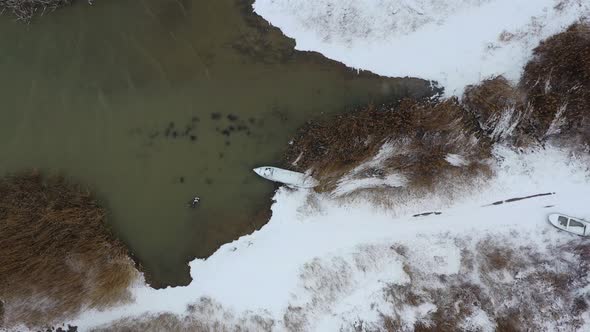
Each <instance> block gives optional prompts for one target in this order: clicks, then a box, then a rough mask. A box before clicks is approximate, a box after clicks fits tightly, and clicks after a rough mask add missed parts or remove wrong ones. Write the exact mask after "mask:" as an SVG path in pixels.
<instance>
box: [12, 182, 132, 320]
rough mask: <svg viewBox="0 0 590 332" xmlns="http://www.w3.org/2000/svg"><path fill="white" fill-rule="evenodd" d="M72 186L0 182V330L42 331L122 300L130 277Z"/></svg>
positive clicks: (89, 202)
mask: <svg viewBox="0 0 590 332" xmlns="http://www.w3.org/2000/svg"><path fill="white" fill-rule="evenodd" d="M105 218H106V213H105V210H104V209H103V208H101V207H100V206H99V205H98V204H97V202H96V200H95V198H94V197H93V196H92V195H91V194H90V193H89V192H88V191H87V190H85V189H83V188H82V187H80V186H77V185H73V184H70V183H68V182H66V181H65V180H64V179H62V178H59V177H44V176H41V175H40V174H39V173H31V174H19V175H11V176H7V177H4V178H1V179H0V299H1V300H2V304H3V305H2V306H3V310H2V311H3V312H1V313H2V314H3V315H2V317H1V318H2V324H0V327H1V326H5V327H7V326H8V327H9V326H12V325H15V324H26V325H28V326H44V325H47V324H50V323H52V322H54V321H56V320H58V319H63V318H65V317H68V316H70V315H73V314H75V313H77V312H79V311H80V310H81V309H84V308H104V307H106V306H110V305H113V304H116V303H119V302H121V301H124V300H127V299H128V297H129V293H128V290H127V289H128V287H129V285H130V284H131V283H132V282H133V281H134V280H135V279H136V278H137V276H138V273H137V271H136V269H135V268H134V266H133V262H132V261H131V260H130V259H129V258H128V253H127V250H126V248H125V247H124V246H123V244H122V243H121V242H119V241H118V240H116V239H115V238H114V237H113V236H112V234H111V233H110V231H109V230H108V228H107V227H106V225H105Z"/></svg>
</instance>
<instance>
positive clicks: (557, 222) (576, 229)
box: [548, 213, 590, 236]
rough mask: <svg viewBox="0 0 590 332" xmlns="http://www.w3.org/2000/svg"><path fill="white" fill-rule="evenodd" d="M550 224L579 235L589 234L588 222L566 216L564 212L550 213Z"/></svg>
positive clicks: (589, 225)
mask: <svg viewBox="0 0 590 332" xmlns="http://www.w3.org/2000/svg"><path fill="white" fill-rule="evenodd" d="M548 219H549V223H551V225H553V226H555V227H557V228H559V229H561V230H564V231H566V232H570V233H573V234H577V235H581V236H590V222H588V221H585V220H582V219H578V218H574V217H570V216H566V215H564V214H559V213H552V214H550V215H549V216H548Z"/></svg>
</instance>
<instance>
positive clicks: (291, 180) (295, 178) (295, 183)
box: [253, 166, 318, 188]
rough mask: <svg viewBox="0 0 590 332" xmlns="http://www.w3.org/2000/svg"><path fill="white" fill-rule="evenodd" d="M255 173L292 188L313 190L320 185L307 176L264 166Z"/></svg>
mask: <svg viewBox="0 0 590 332" xmlns="http://www.w3.org/2000/svg"><path fill="white" fill-rule="evenodd" d="M253 171H254V172H255V173H256V174H258V175H260V176H261V177H263V178H265V179H267V180H270V181H274V182H280V183H284V184H286V185H288V186H292V187H298V188H313V187H315V186H317V185H318V182H317V180H315V179H314V178H312V177H311V176H309V175H307V174H304V173H299V172H294V171H289V170H286V169H282V168H278V167H272V166H263V167H257V168H254V169H253Z"/></svg>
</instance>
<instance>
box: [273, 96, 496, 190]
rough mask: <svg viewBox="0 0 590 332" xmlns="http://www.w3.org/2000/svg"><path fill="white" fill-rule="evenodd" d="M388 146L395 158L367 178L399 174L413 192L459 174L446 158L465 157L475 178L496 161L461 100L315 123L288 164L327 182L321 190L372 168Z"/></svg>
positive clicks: (409, 103)
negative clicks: (372, 162)
mask: <svg viewBox="0 0 590 332" xmlns="http://www.w3.org/2000/svg"><path fill="white" fill-rule="evenodd" d="M385 144H387V145H390V146H391V149H392V151H391V154H390V155H389V156H386V157H385V160H384V161H383V162H382V163H380V164H379V165H378V166H376V167H373V168H372V169H370V170H368V172H364V174H360V175H364V176H370V177H381V178H383V177H385V176H386V175H387V174H393V173H399V174H402V175H403V176H404V177H405V178H407V179H408V180H409V184H410V186H412V187H427V188H428V187H431V186H433V185H434V184H435V183H436V182H437V179H439V178H443V177H448V176H449V175H452V174H454V173H456V172H457V170H458V169H459V168H458V167H457V166H455V165H453V164H451V163H449V162H448V161H447V160H446V159H445V158H446V157H447V156H448V155H449V154H456V155H460V156H461V157H462V158H463V159H464V163H465V167H464V168H463V170H464V171H465V170H467V171H469V172H471V173H479V172H482V171H484V170H486V169H487V165H486V164H485V163H482V162H480V161H482V160H485V159H487V158H488V157H489V156H490V151H491V150H490V148H491V144H490V140H489V139H488V138H487V137H486V136H484V135H483V134H482V132H481V130H480V129H479V127H478V125H477V122H476V121H475V120H474V118H473V117H472V116H471V115H470V114H469V113H468V112H466V110H465V109H464V108H463V107H462V106H461V104H460V103H459V102H458V100H457V99H448V100H443V101H415V100H410V99H405V100H402V101H401V102H400V103H398V104H396V105H382V106H378V107H377V106H373V105H371V106H368V107H366V108H362V109H359V110H355V111H352V112H348V113H345V114H341V115H338V116H336V117H335V118H333V119H328V120H324V121H317V122H310V123H308V124H307V126H305V127H304V128H302V129H301V130H300V131H299V133H298V135H297V136H296V138H295V139H294V140H293V143H292V144H291V145H290V146H289V148H288V150H287V152H286V155H285V159H286V162H287V164H288V165H289V166H291V167H294V168H295V169H296V170H299V171H305V170H308V169H311V170H312V173H313V175H314V176H316V177H318V178H319V179H320V180H321V181H322V185H321V187H320V190H325V191H327V190H331V189H333V188H334V185H335V182H337V181H338V179H340V178H341V177H342V176H344V175H345V174H347V173H349V172H350V171H351V170H353V169H354V168H356V167H358V166H359V165H361V164H362V163H364V162H367V161H368V160H370V159H371V158H374V157H375V155H376V154H377V153H378V152H379V150H380V149H381V147H383V146H384V145H385Z"/></svg>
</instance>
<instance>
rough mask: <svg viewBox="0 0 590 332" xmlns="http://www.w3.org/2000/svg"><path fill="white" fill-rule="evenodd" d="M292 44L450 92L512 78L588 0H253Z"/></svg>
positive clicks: (587, 10) (588, 10)
mask: <svg viewBox="0 0 590 332" xmlns="http://www.w3.org/2000/svg"><path fill="white" fill-rule="evenodd" d="M254 9H255V12H256V13H257V14H259V15H260V16H262V17H263V18H265V19H266V20H267V21H269V22H270V23H271V24H272V25H274V26H277V27H278V28H280V29H281V30H282V31H283V33H284V34H286V35H287V36H289V37H291V38H294V39H295V41H296V49H298V50H302V51H317V52H320V53H322V54H323V55H325V56H326V57H328V58H331V59H334V60H337V61H340V62H343V63H344V64H346V65H348V66H350V67H353V68H359V69H365V70H370V71H372V72H375V73H377V74H380V75H384V76H393V77H404V76H413V77H419V78H424V79H428V80H434V81H438V82H439V84H440V85H441V86H443V87H444V88H445V89H446V93H447V95H460V94H462V93H463V88H464V87H465V86H466V85H468V84H476V83H478V82H479V81H481V80H482V79H486V78H488V77H489V76H492V75H500V74H501V75H504V76H505V77H507V78H508V79H511V80H517V79H518V78H519V77H520V74H521V71H522V68H523V66H524V64H525V63H526V61H528V59H529V58H530V55H531V50H532V49H533V48H534V47H535V46H537V45H538V43H539V42H540V41H541V40H543V39H545V38H547V37H549V36H551V35H553V34H555V33H558V32H560V31H562V30H563V29H565V28H566V27H567V26H569V25H570V24H572V23H574V22H576V21H578V20H579V19H580V18H581V17H584V16H588V14H590V2H588V1H585V0H534V1H532V0H415V1H408V0H362V1H355V0H319V1H318V0H256V2H255V3H254Z"/></svg>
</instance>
